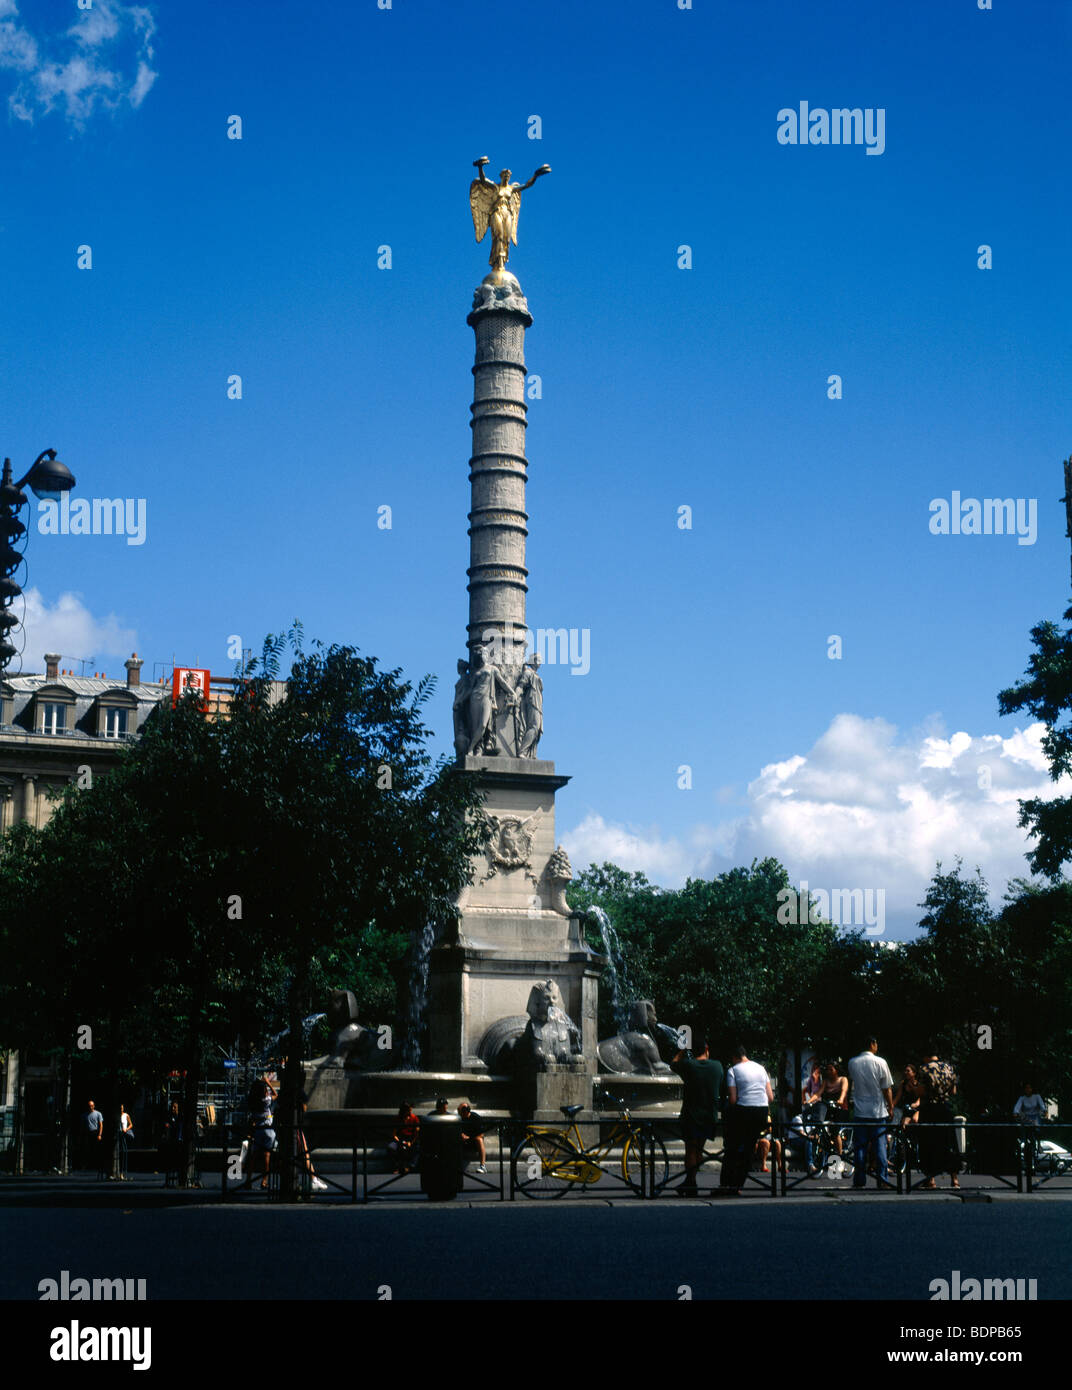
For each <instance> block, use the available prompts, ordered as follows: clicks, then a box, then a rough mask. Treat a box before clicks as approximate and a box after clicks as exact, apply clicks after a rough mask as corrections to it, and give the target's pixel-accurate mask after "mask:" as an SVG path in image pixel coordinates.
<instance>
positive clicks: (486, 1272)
mask: <svg viewBox="0 0 1072 1390" xmlns="http://www.w3.org/2000/svg"><path fill="white" fill-rule="evenodd" d="M103 1195H104V1194H102V1197H103ZM183 1196H184V1198H185V1200H180V1201H168V1202H167V1203H166V1204H161V1203H160V1202H159V1198H158V1197H157V1195H156V1194H150V1193H139V1192H137V1191H135V1190H131V1191H130V1192H129V1193H125V1192H122V1193H121V1192H117V1191H116V1190H115V1189H114V1188H112V1189H110V1190H109V1191H108V1193H107V1201H106V1202H104V1201H95V1200H87V1199H83V1200H82V1203H81V1204H80V1205H75V1204H72V1205H65V1206H57V1205H54V1204H48V1205H40V1204H37V1205H26V1204H18V1205H11V1204H9V1203H7V1202H5V1203H4V1209H3V1210H2V1211H0V1228H2V1230H3V1235H4V1241H3V1245H4V1258H3V1260H2V1261H0V1298H3V1299H5V1300H7V1299H36V1298H38V1297H39V1295H38V1288H37V1286H38V1283H39V1281H40V1280H42V1279H44V1278H57V1277H58V1276H59V1274H60V1271H62V1270H64V1269H66V1270H68V1271H69V1273H70V1276H71V1277H72V1278H74V1277H77V1276H82V1277H86V1278H93V1277H100V1278H120V1277H122V1278H135V1279H137V1278H144V1279H146V1280H147V1288H148V1297H149V1299H150V1300H159V1299H205V1300H226V1299H250V1298H257V1299H316V1300H320V1299H332V1298H348V1299H356V1300H362V1299H368V1300H377V1299H381V1298H384V1297H385V1296H386V1295H385V1292H384V1291H385V1289H386V1290H389V1295H390V1297H391V1298H392V1299H394V1300H441V1299H451V1300H454V1299H459V1298H465V1299H468V1300H483V1299H492V1300H495V1299H524V1300H539V1299H567V1300H571V1301H577V1300H582V1301H583V1300H591V1299H637V1300H652V1301H658V1300H677V1299H680V1298H681V1297H682V1296H683V1293H682V1291H683V1289H686V1288H687V1291H688V1295H689V1296H691V1297H692V1298H693V1299H698V1300H699V1299H748V1300H763V1299H808V1300H811V1299H816V1298H822V1299H844V1300H854V1299H880V1300H888V1299H908V1300H913V1301H915V1300H923V1301H926V1300H929V1299H930V1298H931V1292H930V1284H931V1281H932V1280H935V1279H938V1278H945V1279H949V1278H950V1275H951V1272H952V1271H953V1270H959V1271H960V1272H961V1276H962V1277H963V1278H966V1277H969V1276H971V1277H977V1278H980V1279H982V1278H994V1279H998V1278H1000V1279H1006V1278H1013V1279H1015V1278H1024V1279H1035V1280H1037V1291H1038V1299H1039V1300H1052V1299H1067V1298H1069V1297H1072V1269H1070V1259H1069V1254H1068V1252H1069V1250H1070V1249H1072V1200H1070V1199H1069V1198H1068V1197H1061V1196H1058V1195H1046V1194H1044V1193H1037V1194H1034V1195H1030V1196H1028V1195H1024V1196H1018V1195H1016V1194H1015V1193H1008V1194H1004V1193H1002V1194H998V1195H995V1196H994V1197H993V1199H992V1200H989V1201H970V1202H961V1201H960V1200H958V1199H957V1198H955V1197H952V1196H950V1195H947V1194H945V1193H942V1194H938V1195H931V1196H926V1197H923V1196H921V1197H898V1196H897V1195H895V1194H881V1195H875V1194H872V1193H870V1192H868V1193H867V1194H866V1195H859V1196H856V1195H853V1194H830V1195H819V1196H815V1197H810V1196H809V1197H798V1198H796V1199H787V1200H773V1199H767V1198H764V1197H762V1196H759V1197H755V1198H748V1199H741V1200H739V1201H736V1202H703V1201H699V1202H680V1201H678V1202H673V1201H670V1200H660V1201H657V1202H641V1201H638V1200H628V1199H627V1200H623V1201H621V1202H618V1203H615V1204H609V1203H607V1204H603V1203H592V1204H588V1203H582V1202H531V1201H517V1202H512V1203H511V1202H504V1203H499V1202H473V1203H472V1204H470V1203H468V1202H465V1201H461V1200H459V1201H455V1202H449V1203H445V1204H432V1203H429V1202H427V1201H420V1200H416V1201H412V1202H411V1201H402V1202H399V1203H396V1204H393V1205H389V1204H387V1203H382V1204H380V1205H375V1204H370V1205H369V1206H349V1205H338V1206H328V1205H319V1206H318V1205H316V1204H309V1205H307V1206H299V1207H297V1208H295V1207H284V1206H280V1205H275V1204H272V1205H269V1204H267V1203H264V1202H258V1201H256V1200H254V1201H250V1202H247V1203H242V1202H235V1203H228V1204H221V1203H219V1202H213V1201H211V1200H206V1199H205V1195H203V1194H202V1195H199V1194H193V1193H191V1194H183ZM125 1202H126V1203H129V1205H124V1203H125Z"/></svg>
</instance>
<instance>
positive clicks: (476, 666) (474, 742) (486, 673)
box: [468, 647, 516, 753]
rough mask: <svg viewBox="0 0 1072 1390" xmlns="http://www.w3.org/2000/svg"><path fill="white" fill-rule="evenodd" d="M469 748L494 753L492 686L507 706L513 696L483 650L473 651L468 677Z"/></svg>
mask: <svg viewBox="0 0 1072 1390" xmlns="http://www.w3.org/2000/svg"><path fill="white" fill-rule="evenodd" d="M469 682H470V685H469V749H468V751H469V752H470V753H477V752H483V753H497V752H498V751H499V750H498V748H497V747H496V744H495V715H496V714H497V713H498V708H499V707H498V704H497V702H496V699H495V691H496V687H498V688H499V689H501V690H502V691H503V692H504V693H505V695H506V698H507V702H508V703H510V704H514V703H516V697H515V695H514V692H513V689H512V687H511V686H510V684H509V682H508V681H506V680H504V679H503V677H502V675H501V674H500V672H499V670H498V668H497V667H496V666H493V665H492V664H491V662H490V661H489V660H488V654H487V652H486V651H485V649H484V648H483V647H476V648H475V649H474V651H473V666H472V671H471V674H470V677H469Z"/></svg>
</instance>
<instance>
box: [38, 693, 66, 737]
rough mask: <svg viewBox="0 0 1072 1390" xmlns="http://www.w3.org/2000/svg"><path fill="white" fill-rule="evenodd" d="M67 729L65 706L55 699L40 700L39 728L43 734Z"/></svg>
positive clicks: (63, 731)
mask: <svg viewBox="0 0 1072 1390" xmlns="http://www.w3.org/2000/svg"><path fill="white" fill-rule="evenodd" d="M66 730H67V706H66V705H65V704H60V703H59V701H57V700H43V701H42V702H41V728H40V732H41V733H43V734H62V733H65V732H66Z"/></svg>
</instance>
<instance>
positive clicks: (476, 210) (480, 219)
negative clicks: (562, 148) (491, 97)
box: [469, 155, 551, 270]
mask: <svg viewBox="0 0 1072 1390" xmlns="http://www.w3.org/2000/svg"><path fill="white" fill-rule="evenodd" d="M487 163H488V159H487V156H486V155H484V156H481V158H480V159H474V160H473V167H474V169H476V171H477V177H476V178H475V179H474V180H473V182H472V183H471V184H470V185H469V210H470V212H471V213H472V214H473V230H474V231H475V232H476V239H477V241H483V240H484V236H485V234H486V233H487V230H488V228H489V227H490V228H491V256H490V257H489V259H488V264H489V265H490V266H491V268H492V270H502V269H503V268H504V266H505V265H506V262H507V261H508V260H509V259H510V242H513V243H514V245H515V246H516V245H517V223H518V218H519V217H520V216H521V195H522V193H524V191H525V189H526V188H531V187H532V185H533V184H534V183H535V182H536V180H537V179H538V178H542V176H543V175H544V174H549V173H550V172H551V166H550V164H541V165H540V167H539V168H538V169H537V170H536V172H535V173H534V174H533V176H532V178H531V179H529V181H528V183H511V182H510V170H509V169H503V170H502V171H501V172H500V174H499V182H498V183H492V181H491V180H490V179H489V178H486V177H485V176H484V165H485V164H487Z"/></svg>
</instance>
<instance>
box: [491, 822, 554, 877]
mask: <svg viewBox="0 0 1072 1390" xmlns="http://www.w3.org/2000/svg"><path fill="white" fill-rule="evenodd" d="M542 818H543V812H542V811H533V813H532V815H531V816H526V817H525V819H524V820H522V819H521V817H520V816H493V815H488V816H487V820H488V823H489V824H490V825H491V839H490V840H489V841H488V846H487V850H486V854H487V856H488V872H487V873H486V874H485V875H484V878H483V880H482V882H485V883H486V882H487V880H488V879H489V878H494V877H495V875H496V874H497V873H498V872H499V870H500V869H507V870H509V869H524V870H525V874H526V876H527V877H528V878H531V879H532V881H533V883H535V882H536V875H535V874H534V873H533V872H532V841H533V837H534V836H535V834H536V829H537V827H538V825H539V824H540V821H541V820H542Z"/></svg>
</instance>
